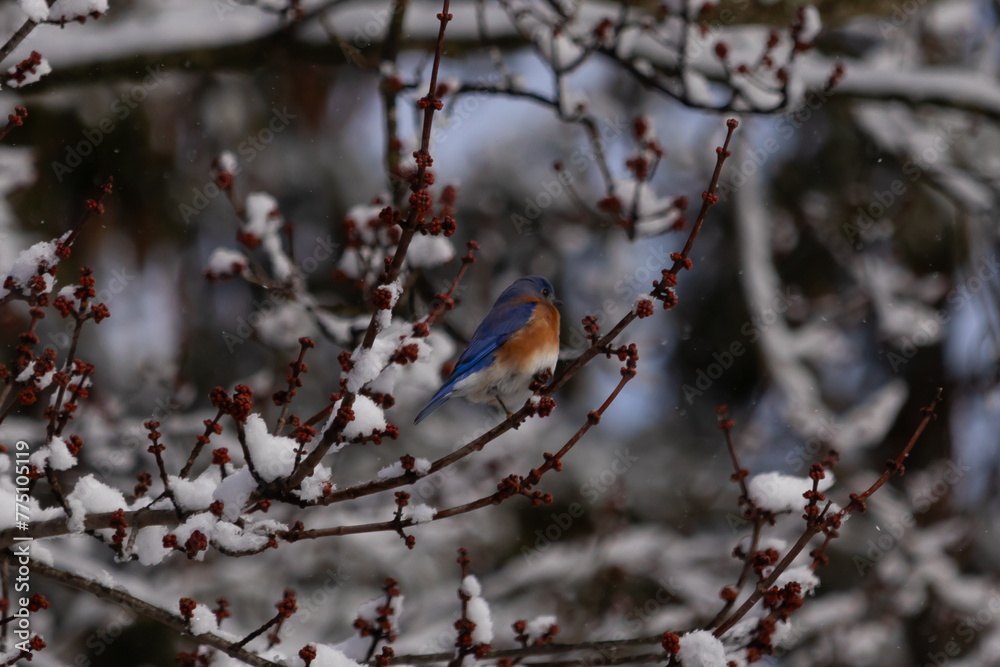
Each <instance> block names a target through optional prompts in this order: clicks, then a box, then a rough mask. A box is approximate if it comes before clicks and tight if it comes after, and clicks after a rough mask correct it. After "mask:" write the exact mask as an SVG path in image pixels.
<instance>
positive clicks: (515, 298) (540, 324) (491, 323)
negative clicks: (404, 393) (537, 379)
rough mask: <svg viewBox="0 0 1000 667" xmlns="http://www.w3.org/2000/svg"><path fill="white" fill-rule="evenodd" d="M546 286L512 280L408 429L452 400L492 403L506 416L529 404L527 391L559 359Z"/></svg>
mask: <svg viewBox="0 0 1000 667" xmlns="http://www.w3.org/2000/svg"><path fill="white" fill-rule="evenodd" d="M554 301H555V291H554V290H553V289H552V284H551V283H549V281H548V280H546V279H545V278H542V277H540V276H527V277H525V278H520V279H518V280H515V281H514V282H513V284H511V286H510V287H508V288H507V289H505V290H504V291H503V293H502V294H501V295H500V296H499V297H498V298H497V300H496V303H494V304H493V309H492V310H491V311H490V312H489V315H487V316H486V318H485V319H484V320H483V321H482V323H481V324H480V325H479V328H478V329H476V333H474V334H472V340H471V341H470V342H469V346H468V347H467V348H465V351H464V352H462V356H460V357H459V358H458V362H457V363H456V364H455V370H454V371H453V372H452V374H451V377H449V378H448V380H447V381H446V382H445V383H444V384H443V385H442V386H441V388H440V389H439V390H438V392H437V393H436V394H434V398H432V399H431V401H430V403H428V404H427V405H426V407H424V409H423V410H421V411H420V414H419V415H417V418H416V419H415V420H414V422H413V423H415V424H419V423H420V422H421V421H423V419H424V418H425V417H426V416H427V415H429V414H430V413H432V412H434V411H435V410H437V409H438V408H439V407H441V404H442V403H444V402H445V401H447V400H448V399H449V398H451V397H452V396H464V397H465V398H467V399H469V400H470V401H473V402H475V403H492V404H494V405H499V406H500V407H501V408H503V410H504V412H506V413H507V415H508V416H510V414H511V411H510V409H509V408H508V406H511V407H514V408H515V409H516V408H518V407H520V405H521V404H523V403H524V401H526V400H528V397H529V396H530V395H531V392H530V391H529V390H528V386H529V385H530V384H531V381H532V378H534V376H535V375H537V374H538V373H541V372H542V371H546V370H548V371H552V370H554V369H555V366H556V361H557V360H558V359H559V310H558V309H557V308H556V307H555V305H553V302H554Z"/></svg>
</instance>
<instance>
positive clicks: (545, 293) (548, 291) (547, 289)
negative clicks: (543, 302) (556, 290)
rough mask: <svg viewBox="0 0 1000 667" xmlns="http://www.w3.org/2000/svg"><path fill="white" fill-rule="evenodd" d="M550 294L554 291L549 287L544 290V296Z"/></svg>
mask: <svg viewBox="0 0 1000 667" xmlns="http://www.w3.org/2000/svg"><path fill="white" fill-rule="evenodd" d="M550 294H552V291H551V290H550V289H549V288H548V287H546V288H545V289H543V290H542V296H549V295H550Z"/></svg>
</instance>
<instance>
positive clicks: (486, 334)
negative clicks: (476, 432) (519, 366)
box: [414, 302, 535, 424]
mask: <svg viewBox="0 0 1000 667" xmlns="http://www.w3.org/2000/svg"><path fill="white" fill-rule="evenodd" d="M534 312H535V303H534V302H528V303H525V302H521V303H515V304H510V305H507V304H503V305H499V306H494V308H493V310H491V311H490V313H489V315H487V316H486V319H484V320H483V321H482V322H481V323H480V325H479V327H478V328H477V329H476V332H475V333H474V334H472V340H471V341H470V342H469V346H468V347H467V348H465V351H464V352H462V355H461V356H460V357H459V358H458V361H457V362H456V363H455V370H454V371H453V372H452V374H451V377H449V378H448V379H447V380H446V381H445V383H444V384H443V385H441V388H440V389H438V392H437V393H436V394H434V398H432V399H431V400H430V402H429V403H428V404H427V405H426V407H424V409H423V410H421V411H420V414H418V415H417V418H416V419H415V420H414V423H415V424H419V423H420V422H421V421H423V419H424V418H425V417H426V416H427V415H429V414H430V413H432V412H434V411H435V410H437V409H438V408H439V407H441V404H443V403H444V402H445V401H447V400H448V398H449V397H450V396H451V392H452V390H453V389H454V388H455V384H456V383H458V382H460V381H461V380H463V379H465V378H467V377H469V376H470V375H472V374H473V373H476V372H479V371H481V370H483V369H485V368H488V367H489V366H490V364H492V363H493V360H494V358H496V353H497V350H498V349H500V346H501V345H503V344H504V343H506V342H507V339H509V338H510V337H511V336H513V335H514V334H515V333H517V332H518V331H520V329H521V327H523V326H524V325H525V324H527V323H528V320H530V319H531V315H532V313H534Z"/></svg>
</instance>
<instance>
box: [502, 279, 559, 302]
mask: <svg viewBox="0 0 1000 667" xmlns="http://www.w3.org/2000/svg"><path fill="white" fill-rule="evenodd" d="M523 296H529V297H536V298H539V299H544V300H545V301H549V302H551V303H555V302H556V291H555V289H553V288H552V283H550V282H549V281H548V280H546V279H545V278H542V277H541V276H525V277H524V278H519V279H517V280H515V281H514V282H513V283H512V284H511V286H510V287H508V288H507V289H505V290H504V291H503V292H502V293H501V294H500V296H499V297H497V301H496V302H497V303H498V304H500V303H506V302H507V301H510V300H511V299H514V298H517V297H523Z"/></svg>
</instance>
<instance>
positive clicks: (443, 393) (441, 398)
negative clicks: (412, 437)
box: [413, 382, 452, 424]
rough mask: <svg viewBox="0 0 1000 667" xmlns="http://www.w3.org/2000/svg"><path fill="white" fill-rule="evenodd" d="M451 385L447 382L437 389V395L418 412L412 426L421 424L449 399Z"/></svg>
mask: <svg viewBox="0 0 1000 667" xmlns="http://www.w3.org/2000/svg"><path fill="white" fill-rule="evenodd" d="M451 390H452V383H451V382H447V383H445V385H444V386H443V387H441V388H440V389H438V393H436V394H434V398H432V399H431V400H430V403H428V404H427V405H425V406H424V409H423V410H421V411H420V414H418V415H417V418H416V419H414V420H413V423H414V424H419V423H420V422H422V421H423V420H424V419H425V418H426V417H427V415H429V414H430V413H432V412H434V411H435V410H437V409H438V408H440V407H441V405H442V404H443V403H444V402H445V401H447V400H448V399H449V398H450V397H451Z"/></svg>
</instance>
